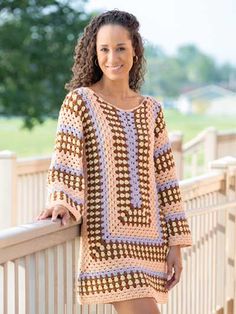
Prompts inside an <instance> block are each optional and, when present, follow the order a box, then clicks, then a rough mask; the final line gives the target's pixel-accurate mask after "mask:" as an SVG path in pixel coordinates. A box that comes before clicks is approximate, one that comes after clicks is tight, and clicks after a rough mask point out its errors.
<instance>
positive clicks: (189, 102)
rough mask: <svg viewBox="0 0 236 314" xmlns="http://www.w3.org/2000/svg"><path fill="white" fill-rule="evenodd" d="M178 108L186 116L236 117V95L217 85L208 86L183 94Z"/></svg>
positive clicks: (178, 100) (178, 101)
mask: <svg viewBox="0 0 236 314" xmlns="http://www.w3.org/2000/svg"><path fill="white" fill-rule="evenodd" d="M177 108H178V109H179V111H180V112H182V113H186V114H192V113H199V114H207V115H236V93H235V92H232V91H230V90H229V89H227V88H224V87H221V86H217V85H207V86H203V87H200V88H196V89H194V90H191V91H188V92H185V93H182V94H181V95H180V96H179V98H178V99H177Z"/></svg>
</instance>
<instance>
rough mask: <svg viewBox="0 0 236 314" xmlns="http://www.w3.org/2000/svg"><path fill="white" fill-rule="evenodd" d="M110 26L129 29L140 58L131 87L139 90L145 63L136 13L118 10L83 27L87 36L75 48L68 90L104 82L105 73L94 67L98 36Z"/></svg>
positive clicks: (134, 67) (96, 17)
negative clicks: (104, 28)
mask: <svg viewBox="0 0 236 314" xmlns="http://www.w3.org/2000/svg"><path fill="white" fill-rule="evenodd" d="M107 24H115V25H120V26H123V27H124V28H125V29H126V30H128V32H129V35H130V39H131V42H132V46H133V49H134V51H135V54H136V56H138V62H134V63H133V66H132V68H131V69H130V72H129V87H130V88H131V89H132V90H134V91H139V90H140V88H141V85H142V84H143V82H144V75H145V71H146V60H145V58H144V45H143V41H142V37H141V35H140V33H139V22H138V20H137V19H136V17H135V16H134V15H133V14H131V13H128V12H125V11H120V10H118V9H114V10H110V11H105V12H104V13H102V14H100V15H97V16H95V17H93V18H92V19H91V21H90V23H89V24H88V25H87V26H86V27H85V28H84V33H83V34H82V36H81V38H80V39H79V40H78V41H77V45H76V46H75V51H74V64H73V66H72V72H73V76H72V78H71V80H70V82H69V83H66V84H65V89H67V90H69V91H71V90H73V89H75V88H78V87H80V86H90V85H92V84H94V83H96V82H97V81H99V80H100V79H101V77H102V75H103V72H102V70H101V69H100V67H99V66H98V65H96V64H95V60H96V59H97V53H96V36H97V33H98V30H99V29H100V27H101V26H103V25H107ZM97 64H98V63H97Z"/></svg>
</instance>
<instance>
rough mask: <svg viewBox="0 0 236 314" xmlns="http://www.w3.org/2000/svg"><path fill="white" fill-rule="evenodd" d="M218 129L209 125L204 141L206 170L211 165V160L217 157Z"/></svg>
mask: <svg viewBox="0 0 236 314" xmlns="http://www.w3.org/2000/svg"><path fill="white" fill-rule="evenodd" d="M217 157H218V156H217V130H216V128H214V127H209V128H207V130H206V134H205V141H204V158H205V170H206V169H207V168H208V167H209V162H211V161H213V160H215V159H217Z"/></svg>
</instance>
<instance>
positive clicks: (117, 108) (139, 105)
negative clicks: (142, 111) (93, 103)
mask: <svg viewBox="0 0 236 314" xmlns="http://www.w3.org/2000/svg"><path fill="white" fill-rule="evenodd" d="M84 88H86V89H87V90H88V91H89V92H90V93H92V94H93V95H95V96H96V97H97V98H99V99H100V100H101V101H102V102H103V103H105V104H106V105H108V106H110V107H112V108H114V109H116V110H118V111H124V112H133V111H135V110H137V109H139V108H140V107H141V106H142V105H143V104H144V102H145V100H147V99H148V96H147V95H141V96H143V99H142V100H141V102H140V103H139V104H138V105H137V106H136V107H134V108H131V109H123V108H119V107H116V106H115V105H113V104H111V103H110V102H109V101H107V100H105V99H104V98H103V97H102V96H100V95H99V94H97V93H96V92H95V91H94V90H93V89H91V88H90V87H87V86H84Z"/></svg>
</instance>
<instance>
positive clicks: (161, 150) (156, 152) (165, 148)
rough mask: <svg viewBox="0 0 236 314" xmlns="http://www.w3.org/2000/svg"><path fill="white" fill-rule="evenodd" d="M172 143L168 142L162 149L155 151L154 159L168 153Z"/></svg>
mask: <svg viewBox="0 0 236 314" xmlns="http://www.w3.org/2000/svg"><path fill="white" fill-rule="evenodd" d="M170 148H171V146H170V142H167V143H166V144H164V145H162V146H161V147H158V148H156V149H155V150H154V157H158V156H159V155H162V154H163V153H165V152H167V150H168V149H170Z"/></svg>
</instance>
